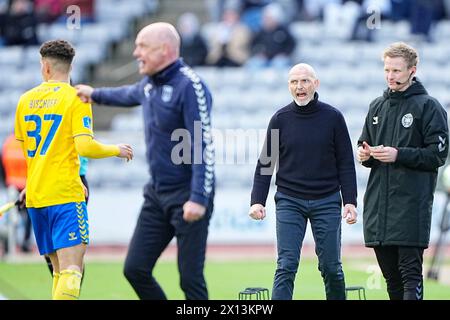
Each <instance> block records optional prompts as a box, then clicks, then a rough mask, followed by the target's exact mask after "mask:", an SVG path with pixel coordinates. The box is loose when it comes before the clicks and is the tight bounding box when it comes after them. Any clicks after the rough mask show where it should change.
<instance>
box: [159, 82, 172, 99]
mask: <svg viewBox="0 0 450 320" xmlns="http://www.w3.org/2000/svg"><path fill="white" fill-rule="evenodd" d="M172 93H173V87H172V86H167V85H165V86H163V87H162V93H161V100H162V101H164V102H169V101H170V100H171V99H172Z"/></svg>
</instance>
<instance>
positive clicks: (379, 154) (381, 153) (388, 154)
mask: <svg viewBox="0 0 450 320" xmlns="http://www.w3.org/2000/svg"><path fill="white" fill-rule="evenodd" d="M371 154H372V157H374V158H375V159H377V160H379V161H381V162H387V163H389V162H395V160H397V154H398V150H397V149H395V148H393V147H382V148H379V149H374V150H372V153H371Z"/></svg>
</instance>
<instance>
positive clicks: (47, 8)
mask: <svg viewBox="0 0 450 320" xmlns="http://www.w3.org/2000/svg"><path fill="white" fill-rule="evenodd" d="M62 5H63V3H62V1H61V0H34V9H35V12H36V16H37V18H38V21H39V23H48V24H50V23H53V22H55V21H56V20H58V19H59V17H61V15H62V14H63V6H62Z"/></svg>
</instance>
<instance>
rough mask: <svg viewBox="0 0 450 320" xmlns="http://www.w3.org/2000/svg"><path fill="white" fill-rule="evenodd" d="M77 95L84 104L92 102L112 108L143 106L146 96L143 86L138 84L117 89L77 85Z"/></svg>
mask: <svg viewBox="0 0 450 320" xmlns="http://www.w3.org/2000/svg"><path fill="white" fill-rule="evenodd" d="M75 88H76V89H77V95H78V96H79V97H80V98H81V100H82V101H83V102H88V103H91V102H92V101H94V102H96V103H99V104H103V105H111V106H120V107H133V106H137V105H140V104H141V101H142V95H143V94H144V92H143V91H144V89H143V85H141V82H137V83H135V84H132V85H125V86H120V87H116V88H108V87H106V88H93V87H91V86H88V85H83V84H80V85H76V86H75Z"/></svg>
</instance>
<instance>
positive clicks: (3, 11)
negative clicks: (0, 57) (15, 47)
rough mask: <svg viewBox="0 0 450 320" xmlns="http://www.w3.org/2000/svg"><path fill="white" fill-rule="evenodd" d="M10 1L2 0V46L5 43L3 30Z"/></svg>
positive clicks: (0, 13)
mask: <svg viewBox="0 0 450 320" xmlns="http://www.w3.org/2000/svg"><path fill="white" fill-rule="evenodd" d="M8 3H9V2H8V0H0V47H2V46H3V45H4V44H5V40H4V39H3V34H2V31H3V25H4V22H5V19H6V14H7V13H8Z"/></svg>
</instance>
